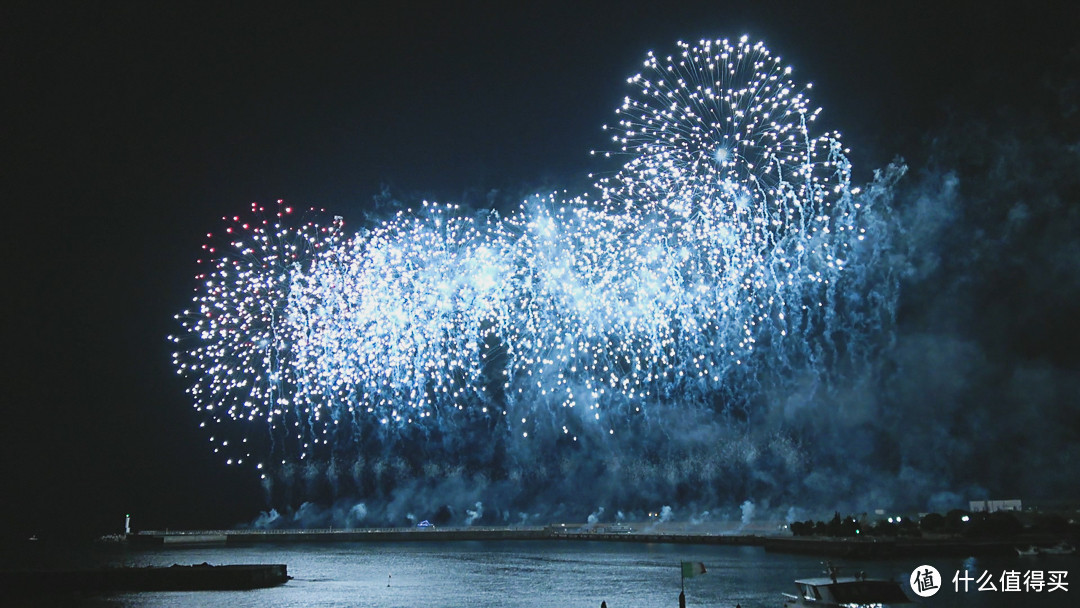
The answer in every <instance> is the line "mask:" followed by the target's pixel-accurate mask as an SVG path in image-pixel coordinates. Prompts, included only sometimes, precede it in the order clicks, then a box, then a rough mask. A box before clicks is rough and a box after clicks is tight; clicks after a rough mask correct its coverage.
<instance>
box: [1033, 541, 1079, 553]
mask: <svg viewBox="0 0 1080 608" xmlns="http://www.w3.org/2000/svg"><path fill="white" fill-rule="evenodd" d="M1039 552H1040V553H1042V554H1043V555H1072V554H1074V553H1076V547H1073V546H1072V545H1070V544H1069V543H1066V542H1060V543H1058V544H1056V545H1054V546H1053V547H1043V548H1042V549H1040V550H1039Z"/></svg>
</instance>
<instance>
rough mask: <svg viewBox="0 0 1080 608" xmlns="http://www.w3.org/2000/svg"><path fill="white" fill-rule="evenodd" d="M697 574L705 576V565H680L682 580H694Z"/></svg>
mask: <svg viewBox="0 0 1080 608" xmlns="http://www.w3.org/2000/svg"><path fill="white" fill-rule="evenodd" d="M699 574H705V564H703V563H701V562H683V563H682V575H683V578H694V577H695V576H697V575H699Z"/></svg>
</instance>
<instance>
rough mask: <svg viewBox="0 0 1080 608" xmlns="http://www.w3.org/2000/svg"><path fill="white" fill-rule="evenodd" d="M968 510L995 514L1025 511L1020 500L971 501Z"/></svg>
mask: <svg viewBox="0 0 1080 608" xmlns="http://www.w3.org/2000/svg"><path fill="white" fill-rule="evenodd" d="M968 510H969V511H971V512H972V513H980V512H986V513H994V512H997V511H1023V510H1024V508H1023V505H1021V504H1020V499H1019V498H1017V499H1013V500H970V501H968Z"/></svg>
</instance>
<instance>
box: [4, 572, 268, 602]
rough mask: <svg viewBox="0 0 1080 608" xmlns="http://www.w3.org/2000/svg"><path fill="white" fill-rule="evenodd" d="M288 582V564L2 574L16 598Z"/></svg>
mask: <svg viewBox="0 0 1080 608" xmlns="http://www.w3.org/2000/svg"><path fill="white" fill-rule="evenodd" d="M288 580H289V575H288V569H287V568H286V566H285V564H246V565H236V566H231V565H230V566H212V565H210V564H199V565H194V566H180V565H173V566H171V567H168V568H161V567H147V568H99V569H94V570H35V571H18V570H16V571H9V572H0V586H2V587H3V589H4V590H5V592H7V593H12V594H16V595H33V594H40V593H69V592H113V591H220V590H245V589H259V588H263V587H275V586H277V585H281V584H284V583H285V582H286V581H288Z"/></svg>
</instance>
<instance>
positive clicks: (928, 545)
mask: <svg viewBox="0 0 1080 608" xmlns="http://www.w3.org/2000/svg"><path fill="white" fill-rule="evenodd" d="M530 540H541V541H593V542H596V541H603V542H632V543H667V544H686V545H740V546H757V547H763V548H764V549H765V550H766V551H767V552H773V553H795V554H804V555H818V556H828V557H852V558H893V557H911V556H969V555H970V556H976V555H1011V554H1014V552H1015V547H1016V546H1023V545H1029V544H1052V541H1055V539H1052V538H1050V537H1046V538H1043V537H1041V536H1040V537H1028V536H1024V537H1012V538H995V539H969V538H962V537H944V538H822V537H792V536H784V535H769V534H731V533H725V534H703V533H687V532H660V531H649V530H644V531H639V530H632V529H627V528H626V527H623V526H611V527H604V526H597V527H592V528H589V527H587V526H577V525H568V524H555V525H550V526H531V527H524V526H522V527H476V526H473V527H458V528H366V529H334V528H319V529H303V530H301V529H277V530H251V529H246V530H191V531H176V530H173V531H160V530H158V531H155V530H148V531H143V532H139V533H137V534H131V535H128V536H127V537H126V541H127V542H129V543H132V544H138V545H145V546H158V545H161V546H178V545H244V544H254V543H294V542H303V543H326V542H373V543H374V542H453V541H530Z"/></svg>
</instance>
